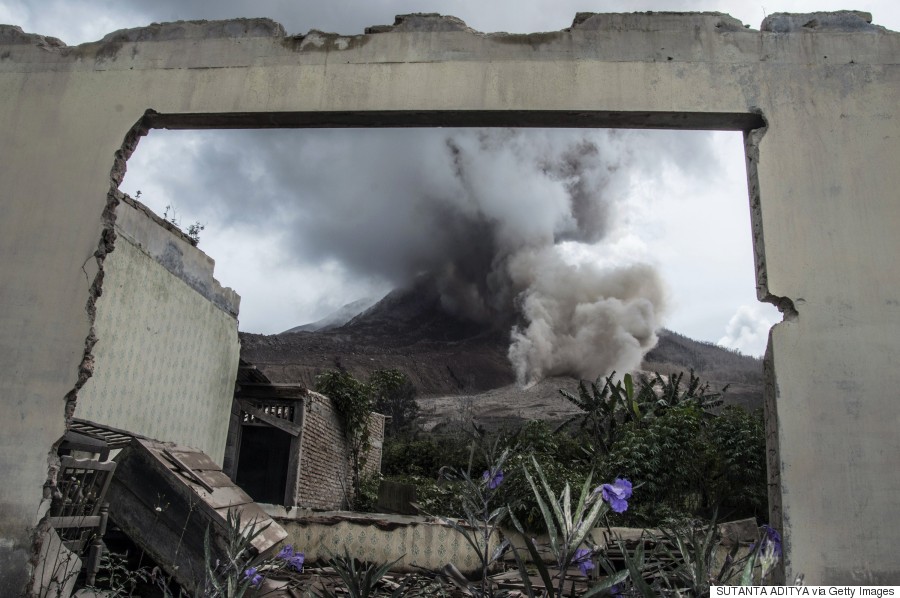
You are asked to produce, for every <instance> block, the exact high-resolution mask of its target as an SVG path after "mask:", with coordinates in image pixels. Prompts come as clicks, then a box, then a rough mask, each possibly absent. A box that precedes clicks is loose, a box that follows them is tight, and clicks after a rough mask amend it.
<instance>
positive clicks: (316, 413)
mask: <svg viewBox="0 0 900 598" xmlns="http://www.w3.org/2000/svg"><path fill="white" fill-rule="evenodd" d="M305 408H306V413H305V414H304V416H303V438H302V439H301V441H300V481H299V484H298V486H299V489H298V500H297V504H298V506H300V507H306V508H311V509H322V510H336V509H343V508H346V507H347V496H348V495H349V494H350V493H351V492H352V488H353V481H352V476H351V468H350V452H349V450H348V447H347V441H346V440H345V438H344V430H343V427H342V425H341V421H340V419H339V417H338V413H337V411H336V410H335V408H334V405H333V404H332V402H331V399H329V398H328V397H326V396H324V395H321V394H319V393H316V392H310V393H309V396H308V398H307V399H306V401H305ZM383 439H384V416H383V415H380V414H377V413H373V414H372V417H371V418H370V419H369V442H370V443H371V448H370V449H369V452H368V455H367V458H366V464H365V466H364V468H363V476H367V475H374V474H377V473H379V472H380V471H381V447H382V441H383Z"/></svg>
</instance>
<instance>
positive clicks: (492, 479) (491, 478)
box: [481, 469, 503, 490]
mask: <svg viewBox="0 0 900 598" xmlns="http://www.w3.org/2000/svg"><path fill="white" fill-rule="evenodd" d="M481 479H482V480H484V481H485V482H487V487H488V490H496V489H497V486H499V485H500V484H501V483H502V482H503V472H502V471H501V470H499V469H498V470H497V471H495V472H494V474H493V475H491V472H490V471H488V470H485V471H484V474H482V476H481Z"/></svg>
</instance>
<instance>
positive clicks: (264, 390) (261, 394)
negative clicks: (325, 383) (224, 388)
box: [234, 383, 309, 400]
mask: <svg viewBox="0 0 900 598" xmlns="http://www.w3.org/2000/svg"><path fill="white" fill-rule="evenodd" d="M308 393H309V391H308V390H307V389H306V388H305V387H303V386H299V385H297V384H262V383H259V384H257V383H241V384H239V385H238V388H237V389H235V391H234V396H235V398H237V399H289V400H300V399H304V398H306V395H307V394H308Z"/></svg>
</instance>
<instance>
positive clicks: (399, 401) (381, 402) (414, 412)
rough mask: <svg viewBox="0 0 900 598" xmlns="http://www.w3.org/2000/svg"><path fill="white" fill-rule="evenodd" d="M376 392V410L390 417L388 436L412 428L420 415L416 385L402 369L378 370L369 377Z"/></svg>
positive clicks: (387, 429) (386, 432)
mask: <svg viewBox="0 0 900 598" xmlns="http://www.w3.org/2000/svg"><path fill="white" fill-rule="evenodd" d="M369 385H370V386H371V387H372V391H373V393H374V408H375V411H377V412H378V413H381V414H382V415H386V416H388V417H390V421H389V422H388V425H387V427H386V429H385V435H386V436H396V435H397V434H400V433H402V432H406V431H408V430H409V429H410V427H411V426H412V424H413V422H414V421H415V419H416V417H418V415H419V406H418V405H417V404H416V387H415V386H413V383H412V381H411V380H410V379H409V376H407V375H406V374H404V373H403V372H401V371H400V370H395V369H391V370H376V371H375V372H372V375H371V376H370V377H369Z"/></svg>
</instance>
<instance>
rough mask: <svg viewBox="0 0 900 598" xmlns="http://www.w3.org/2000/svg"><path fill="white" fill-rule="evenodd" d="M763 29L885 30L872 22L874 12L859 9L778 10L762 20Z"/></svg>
mask: <svg viewBox="0 0 900 598" xmlns="http://www.w3.org/2000/svg"><path fill="white" fill-rule="evenodd" d="M761 30H762V31H768V32H771V33H794V32H798V31H829V32H834V31H842V32H847V33H851V32H856V31H884V27H880V26H878V25H873V24H872V14H871V13H868V12H861V11H858V10H840V11H836V12H808V13H788V12H776V13H774V14H771V15H769V16H767V17H766V18H765V19H763V22H762V29H761Z"/></svg>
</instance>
